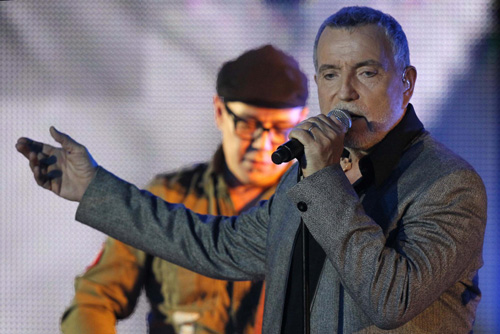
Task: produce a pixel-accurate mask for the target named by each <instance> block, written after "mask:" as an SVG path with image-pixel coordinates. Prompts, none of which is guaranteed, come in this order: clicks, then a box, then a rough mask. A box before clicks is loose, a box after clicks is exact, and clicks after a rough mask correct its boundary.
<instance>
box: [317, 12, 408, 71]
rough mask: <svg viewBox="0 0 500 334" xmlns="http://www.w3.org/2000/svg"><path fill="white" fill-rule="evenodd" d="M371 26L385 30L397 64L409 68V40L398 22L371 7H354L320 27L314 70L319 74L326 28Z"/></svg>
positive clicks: (327, 20) (331, 17)
mask: <svg viewBox="0 0 500 334" xmlns="http://www.w3.org/2000/svg"><path fill="white" fill-rule="evenodd" d="M369 24H375V25H378V26H380V27H382V28H384V30H385V35H386V36H387V38H388V40H389V42H390V43H391V46H392V52H393V54H394V61H395V63H396V64H397V65H399V66H401V67H402V69H404V68H406V67H407V66H409V65H410V49H409V48H408V40H407V39H406V35H405V33H404V31H403V28H401V25H400V24H399V23H398V21H396V19H395V18H393V17H392V16H390V15H389V14H385V13H383V12H381V11H379V10H376V9H373V8H370V7H358V6H353V7H344V8H342V9H341V10H339V11H338V12H336V13H335V14H333V15H332V16H330V17H329V18H327V19H326V20H325V21H324V22H323V24H322V25H321V27H319V30H318V34H317V35H316V39H315V40H314V51H313V61H314V69H315V70H316V72H318V42H319V38H320V37H321V34H322V33H323V31H324V30H325V28H326V27H330V28H334V29H341V28H344V29H351V28H355V27H360V26H365V25H369Z"/></svg>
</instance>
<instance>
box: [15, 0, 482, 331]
mask: <svg viewBox="0 0 500 334" xmlns="http://www.w3.org/2000/svg"><path fill="white" fill-rule="evenodd" d="M314 63H315V67H316V74H315V81H316V85H317V87H318V97H319V104H320V108H321V115H319V116H316V117H312V118H309V119H307V120H305V121H303V122H301V123H300V124H299V125H298V126H297V127H295V128H294V130H292V132H291V133H290V137H291V138H295V139H297V140H298V141H299V142H300V143H302V145H303V147H304V155H303V156H302V157H301V158H300V164H295V165H294V166H293V167H292V168H290V169H289V171H288V172H287V173H286V174H285V175H284V176H283V178H282V180H281V181H280V184H279V185H278V188H277V190H276V193H275V195H274V196H273V197H272V198H271V199H270V200H269V201H267V202H263V203H261V204H260V205H259V206H258V207H257V208H254V209H252V210H250V211H248V212H246V213H243V214H241V215H240V216H237V217H221V216H200V215H196V214H194V213H193V212H192V211H189V210H187V209H185V208H184V207H183V206H180V205H173V204H170V203H166V202H164V201H162V200H161V199H159V198H157V197H154V196H152V195H151V194H149V193H147V192H141V191H140V190H138V189H137V188H136V187H135V186H133V185H131V184H129V183H127V182H125V181H123V180H121V179H119V178H117V177H116V176H114V175H113V174H111V173H110V172H108V171H106V170H105V169H104V168H102V167H101V166H98V165H97V164H96V163H95V162H94V161H93V160H92V158H91V156H90V154H89V153H88V152H87V150H86V149H85V147H84V146H82V145H80V144H78V143H76V142H75V141H74V140H72V139H71V138H70V137H69V136H67V135H65V134H62V133H59V132H57V131H56V130H55V129H53V128H52V129H51V134H52V136H53V137H54V139H55V140H56V141H57V142H59V143H60V144H61V145H62V148H54V147H52V146H50V145H47V144H41V143H36V142H32V141H31V140H29V139H27V138H20V139H19V141H18V144H17V149H18V150H19V151H20V152H21V153H23V154H24V155H25V156H26V157H27V158H28V159H29V160H30V166H31V168H32V170H33V173H34V176H35V179H36V180H37V182H38V184H39V185H40V186H42V187H44V188H46V189H49V190H51V191H53V192H54V193H56V194H58V195H59V196H62V197H64V198H66V199H70V200H75V201H79V202H80V204H79V207H78V210H77V213H76V219H77V220H78V221H80V222H82V223H84V224H87V225H89V226H92V227H94V228H96V229H98V230H100V231H103V232H104V233H107V234H109V235H111V236H112V237H115V238H117V239H119V240H122V241H124V242H127V243H129V244H131V245H134V246H135V247H138V248H140V249H144V250H146V251H147V252H148V253H152V254H154V255H156V256H159V257H162V258H165V259H168V260H170V261H174V262H176V263H178V264H179V265H182V266H185V267H187V268H189V269H191V270H194V271H198V272H201V273H203V274H205V275H209V276H211V277H215V278H221V279H232V280H249V279H254V280H255V279H265V280H266V299H265V313H264V329H263V331H264V332H265V333H286V334H289V333H304V332H307V329H308V328H309V325H310V332H311V333H412V334H414V333H470V332H472V326H473V323H474V319H475V313H476V308H477V305H478V303H479V300H480V290H479V288H478V270H479V268H480V267H481V266H482V245H483V237H484V230H485V224H486V195H485V189H484V185H483V183H482V181H481V179H480V177H479V176H478V175H477V173H476V172H475V171H474V170H473V169H472V167H471V166H470V165H469V164H467V163H466V162H465V161H464V160H462V159H461V158H460V157H458V156H457V155H455V154H454V153H452V152H451V151H450V150H448V149H447V148H445V147H444V146H443V145H442V144H440V143H438V142H437V141H436V140H435V139H434V138H433V137H432V136H431V135H430V134H429V133H428V132H427V131H426V130H425V129H424V127H423V125H422V123H421V122H420V121H419V119H418V118H417V115H416V113H415V111H414V109H413V107H412V105H411V104H410V103H409V101H410V99H411V97H412V94H413V91H414V88H415V83H416V78H417V72H416V69H415V67H413V66H412V65H411V63H410V57H409V49H408V43H407V40H406V36H405V34H404V32H403V30H402V28H401V26H400V25H399V23H398V22H397V21H396V20H395V19H394V18H392V17H391V16H389V15H387V14H384V13H382V12H380V11H377V10H374V9H371V8H367V7H347V8H343V9H341V10H340V11H339V12H337V13H335V14H334V15H332V16H331V17H329V18H327V19H326V20H325V22H324V23H323V25H322V26H321V27H320V29H319V31H318V34H317V37H316V41H315V44H314ZM333 109H338V110H343V111H344V112H346V113H348V114H349V115H350V116H351V118H352V127H351V128H350V129H349V131H347V133H346V127H345V126H344V125H343V124H342V123H341V122H340V121H339V120H338V119H337V118H334V117H327V115H328V114H329V112H330V111H331V110H333ZM38 151H40V152H38ZM299 172H301V175H300V174H299ZM297 180H298V182H297ZM301 220H302V221H303V222H304V224H305V226H306V227H307V229H308V230H309V232H310V236H308V237H307V238H306V235H305V234H304V235H302V236H301V235H300V234H301V232H302V229H299V226H300V222H301ZM303 237H304V238H305V239H306V240H305V241H306V242H305V245H306V248H307V250H308V251H309V257H310V261H309V266H308V267H307V268H305V271H304V268H303V262H302V256H301V255H302V250H301V249H300V248H301V247H302V244H303V243H302V242H299V241H302V240H301V239H302V238H303ZM303 275H304V276H305V278H306V279H308V281H309V287H308V291H309V296H310V298H309V299H308V300H306V301H305V302H304V300H303V299H302V296H304V293H303V292H304V291H303V290H302V287H303V282H302V278H303ZM304 304H307V305H306V310H305V311H306V313H303V311H304V308H303V305H304ZM308 311H310V318H309V319H308V318H307V317H306V316H304V315H305V314H307V313H308ZM304 319H305V320H304ZM304 329H306V330H304Z"/></svg>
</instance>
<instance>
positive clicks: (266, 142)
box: [252, 128, 274, 151]
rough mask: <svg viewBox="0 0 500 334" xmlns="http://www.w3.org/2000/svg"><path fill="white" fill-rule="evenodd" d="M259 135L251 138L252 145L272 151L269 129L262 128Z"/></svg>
mask: <svg viewBox="0 0 500 334" xmlns="http://www.w3.org/2000/svg"><path fill="white" fill-rule="evenodd" d="M261 131H262V132H261V133H260V135H259V136H258V137H257V138H255V139H254V140H253V145H252V146H253V147H254V148H255V149H258V150H262V151H272V150H273V149H274V145H273V142H272V141H271V139H272V138H271V136H272V134H271V129H264V128H263V129H262V130H261Z"/></svg>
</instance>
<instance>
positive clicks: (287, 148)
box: [271, 109, 352, 165]
mask: <svg viewBox="0 0 500 334" xmlns="http://www.w3.org/2000/svg"><path fill="white" fill-rule="evenodd" d="M321 116H322V115H319V116H317V117H312V118H310V119H308V120H306V121H305V122H303V124H311V125H310V127H309V129H303V130H305V131H306V132H308V133H309V134H310V136H311V137H312V138H311V139H313V140H316V137H315V134H314V133H313V132H312V131H313V129H314V128H316V127H317V128H318V129H320V130H321V132H322V134H324V132H328V131H330V130H333V131H335V130H336V129H335V127H332V124H331V123H330V122H332V123H334V121H333V120H331V117H332V116H333V117H335V118H336V119H337V120H338V121H339V122H340V123H341V124H342V126H343V127H344V133H345V132H347V130H349V129H350V128H351V125H352V120H351V116H349V113H348V112H347V111H344V110H341V109H333V110H332V111H330V112H329V113H328V115H327V116H326V118H327V119H326V120H325V119H322V118H321ZM313 120H314V121H313ZM291 134H292V133H291ZM317 136H318V138H317V139H318V140H320V139H322V138H321V135H320V134H319V133H318V134H317ZM304 139H306V141H309V140H307V138H304ZM323 141H324V139H323ZM304 144H307V143H304ZM303 154H304V145H303V144H302V142H300V141H299V140H298V139H295V138H292V139H290V140H289V141H287V142H286V143H285V144H283V145H281V146H279V147H278V149H277V150H276V151H275V152H274V153H273V154H272V156H271V159H272V160H273V162H274V163H275V164H277V165H279V164H281V163H283V162H289V161H291V160H293V159H295V158H300V157H301V156H302V155H303Z"/></svg>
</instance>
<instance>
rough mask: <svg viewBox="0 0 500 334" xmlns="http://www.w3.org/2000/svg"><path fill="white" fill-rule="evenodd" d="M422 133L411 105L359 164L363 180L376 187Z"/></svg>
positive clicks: (420, 124)
mask: <svg viewBox="0 0 500 334" xmlns="http://www.w3.org/2000/svg"><path fill="white" fill-rule="evenodd" d="M423 131H424V126H423V124H422V122H420V120H419V119H418V117H417V114H416V113H415V110H414V109H413V106H412V105H411V104H408V107H407V108H406V113H405V115H404V116H403V118H402V119H401V121H400V122H399V123H398V124H397V125H396V126H395V127H394V129H392V130H391V131H389V133H387V135H386V136H385V137H384V139H382V141H380V142H379V143H378V144H376V145H375V146H374V147H373V149H372V150H371V152H370V153H369V154H368V155H367V156H365V157H363V158H362V159H361V160H360V162H359V168H360V170H361V174H362V175H363V178H365V177H368V179H369V180H367V181H368V182H369V183H371V181H373V182H374V184H375V185H376V186H377V187H378V186H380V185H381V184H382V183H383V182H384V181H385V180H386V179H387V178H388V177H389V175H390V174H391V172H392V171H393V169H394V168H395V167H396V166H397V165H398V163H399V160H400V158H401V156H402V155H403V152H404V151H405V149H406V148H407V146H408V145H409V144H410V143H411V142H412V141H413V139H414V138H415V137H416V136H417V135H419V134H420V133H421V132H423Z"/></svg>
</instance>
